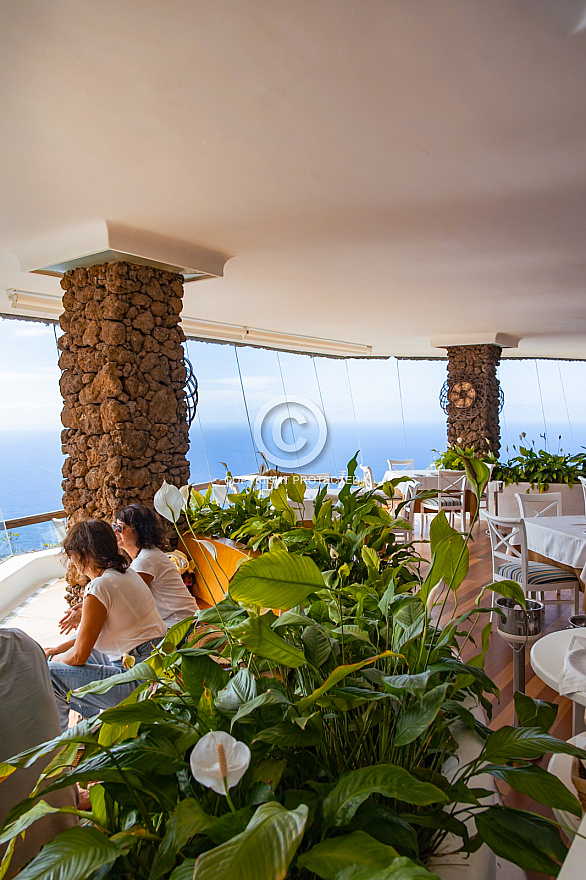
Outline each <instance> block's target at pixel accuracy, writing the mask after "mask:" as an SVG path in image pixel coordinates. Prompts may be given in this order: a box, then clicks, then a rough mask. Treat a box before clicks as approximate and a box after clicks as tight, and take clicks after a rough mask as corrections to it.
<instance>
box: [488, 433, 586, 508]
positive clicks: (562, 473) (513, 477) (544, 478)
mask: <svg viewBox="0 0 586 880" xmlns="http://www.w3.org/2000/svg"><path fill="white" fill-rule="evenodd" d="M525 436H526V435H525V434H521V441H524V440H525ZM560 439H561V438H560ZM513 450H514V451H515V452H516V455H514V456H513V457H511V458H509V460H508V461H507V462H504V463H500V462H499V463H498V464H497V465H496V467H495V468H494V470H493V472H492V480H493V481H494V483H496V487H497V488H498V489H499V490H500V491H499V494H498V513H499V515H500V516H518V514H519V508H518V505H517V502H516V499H515V493H519V494H520V493H523V492H548V491H552V492H560V493H561V496H562V512H563V514H564V515H568V516H569V515H579V514H582V513H584V498H583V493H582V487H581V484H580V480H579V478H580V477H581V476H586V453H584V452H579V453H577V454H575V455H567V454H566V455H564V454H563V451H561V450H560V451H559V452H557V453H553V452H548V451H546V450H544V449H539V450H538V449H536V448H535V443H532V444H531V445H530V446H525V445H521V444H520V445H519V448H518V449H517V447H515V446H513ZM491 507H492V509H493V512H494V509H495V502H494V501H493V503H492V505H491Z"/></svg>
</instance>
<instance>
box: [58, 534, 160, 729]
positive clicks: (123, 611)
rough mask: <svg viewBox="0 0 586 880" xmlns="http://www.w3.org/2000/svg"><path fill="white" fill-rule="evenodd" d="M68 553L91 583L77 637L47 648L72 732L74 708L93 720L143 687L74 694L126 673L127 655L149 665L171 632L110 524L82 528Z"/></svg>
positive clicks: (64, 721) (62, 714)
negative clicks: (70, 711) (94, 682)
mask: <svg viewBox="0 0 586 880" xmlns="http://www.w3.org/2000/svg"><path fill="white" fill-rule="evenodd" d="M63 549H64V550H65V553H66V554H67V556H68V557H69V558H70V559H71V561H72V562H73V563H74V565H75V566H76V568H77V570H78V571H79V572H80V574H82V575H84V576H85V577H88V578H89V579H90V582H89V584H88V585H87V587H86V589H85V597H84V600H83V604H82V608H81V622H80V624H79V630H78V632H77V635H76V637H75V638H74V639H70V640H69V641H67V642H63V643H62V644H61V645H58V646H57V647H55V648H46V649H45V654H46V656H47V657H48V658H49V661H50V662H49V673H50V675H51V681H52V684H53V691H54V694H55V699H56V702H57V711H58V713H59V722H60V725H61V729H62V730H66V729H67V725H68V721H69V710H70V709H75V710H76V711H78V712H80V713H81V715H83V716H84V717H86V718H89V717H91V716H92V715H95V714H96V713H97V712H99V711H100V709H104V708H106V707H109V706H116V705H118V703H119V702H120V701H121V700H123V699H124V698H125V697H127V696H128V695H129V694H130V693H131V692H132V691H133V690H134V688H135V687H136V686H137V682H130V683H128V684H126V685H116V687H113V688H111V690H110V691H108V692H107V693H106V694H87V695H86V696H84V697H80V698H77V697H72V698H71V701H70V702H68V699H67V695H68V693H69V691H72V690H75V689H76V688H80V687H82V686H83V685H86V684H89V683H90V682H92V681H98V680H102V679H105V678H109V677H110V676H112V675H117V674H118V673H120V672H124V670H125V665H124V659H125V655H130V656H132V657H133V658H134V660H135V662H140V661H141V660H145V659H146V658H147V657H148V656H149V655H150V653H151V651H152V650H153V648H154V646H155V645H156V644H157V642H158V641H159V640H160V639H161V638H162V637H163V636H164V635H165V634H166V632H167V627H166V625H165V623H164V622H163V620H162V618H161V615H160V614H159V612H158V611H157V606H156V605H155V602H154V599H153V597H152V594H151V591H150V590H149V589H148V587H147V586H146V584H145V582H144V580H143V579H142V578H141V577H140V575H138V574H137V573H136V572H135V571H132V569H130V568H129V566H128V562H127V560H126V559H125V557H124V556H122V554H121V553H120V551H119V548H118V545H117V543H116V538H115V537H114V533H113V531H112V529H111V527H110V526H109V525H108V524H107V523H105V522H101V521H100V520H96V519H89V520H85V521H83V522H79V523H76V524H75V525H74V526H72V527H71V528H70V529H69V531H68V533H67V536H66V538H65V540H64V542H63ZM62 629H63V626H62ZM53 658H57V659H53Z"/></svg>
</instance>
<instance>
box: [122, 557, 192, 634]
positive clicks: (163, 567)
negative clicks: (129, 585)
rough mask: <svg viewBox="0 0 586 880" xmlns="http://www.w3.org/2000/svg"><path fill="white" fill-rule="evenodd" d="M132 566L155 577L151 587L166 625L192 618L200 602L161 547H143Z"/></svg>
mask: <svg viewBox="0 0 586 880" xmlns="http://www.w3.org/2000/svg"><path fill="white" fill-rule="evenodd" d="M130 568H132V569H134V571H138V572H141V571H143V572H144V573H145V574H150V575H151V576H152V578H153V579H152V581H151V582H150V584H149V587H150V590H151V592H152V594H153V599H154V600H155V604H156V606H157V608H158V611H159V614H160V615H161V617H162V618H163V620H164V621H165V623H166V624H167V626H173V624H175V623H179V621H180V620H185V618H186V617H192V616H193V615H194V614H195V613H196V611H197V610H198V608H197V602H196V601H195V599H194V598H193V596H192V595H191V593H190V592H189V590H188V589H187V587H186V586H185V584H184V583H183V578H182V577H181V575H180V574H179V572H178V571H177V569H176V567H175V566H174V565H173V563H172V562H171V560H170V559H169V557H168V556H167V554H166V553H164V552H163V551H162V550H159V548H158V547H143V549H142V550H141V551H140V552H139V554H138V556H137V557H136V558H135V559H133V560H132V562H131V563H130ZM143 583H144V581H143Z"/></svg>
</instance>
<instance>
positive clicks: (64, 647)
mask: <svg viewBox="0 0 586 880" xmlns="http://www.w3.org/2000/svg"><path fill="white" fill-rule="evenodd" d="M74 644H75V639H69V640H68V641H67V642H62V644H60V645H57V647H56V648H45V657H46V658H47V659H48V660H50V659H51V657H55V656H56V655H57V654H63V652H64V651H68V650H69V648H71V647H72V646H73V645H74Z"/></svg>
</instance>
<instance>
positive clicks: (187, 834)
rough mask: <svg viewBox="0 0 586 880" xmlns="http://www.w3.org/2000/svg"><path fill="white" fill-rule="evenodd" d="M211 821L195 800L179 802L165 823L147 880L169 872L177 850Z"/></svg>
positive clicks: (211, 822) (204, 829) (204, 828)
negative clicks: (163, 832) (163, 833)
mask: <svg viewBox="0 0 586 880" xmlns="http://www.w3.org/2000/svg"><path fill="white" fill-rule="evenodd" d="M213 821H214V819H213V817H212V816H208V814H207V813H205V812H204V811H203V810H202V808H201V807H200V805H199V804H198V802H197V801H196V800H195V798H185V800H183V801H179V803H178V804H177V806H176V807H175V809H174V810H173V814H172V816H171V818H170V819H169V821H168V822H167V826H166V828H165V836H164V837H163V840H162V841H161V844H160V846H159V847H158V849H157V852H156V854H155V858H154V860H153V864H152V867H151V873H150V875H149V880H157V878H158V877H161V876H162V875H163V874H165V873H166V872H167V871H170V870H171V868H172V867H173V865H174V864H175V858H176V856H177V853H178V852H179V850H180V849H182V847H184V846H185V844H186V843H187V842H188V841H189V840H191V838H192V837H193V836H194V834H199V833H200V832H203V831H206V830H207V829H208V828H209V827H210V826H211V825H212V824H213Z"/></svg>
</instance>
